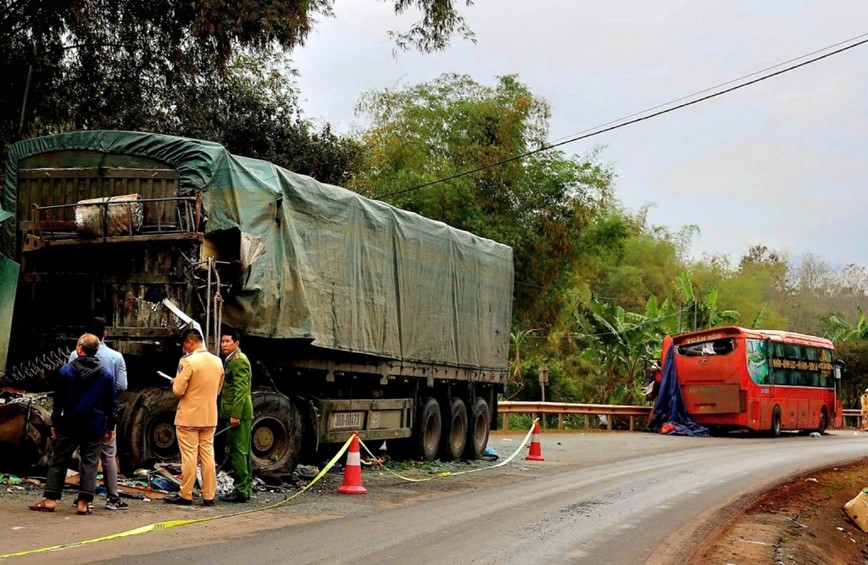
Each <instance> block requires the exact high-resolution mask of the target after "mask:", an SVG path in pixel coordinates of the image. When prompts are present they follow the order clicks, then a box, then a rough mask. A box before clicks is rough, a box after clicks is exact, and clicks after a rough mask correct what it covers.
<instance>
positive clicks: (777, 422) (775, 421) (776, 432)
mask: <svg viewBox="0 0 868 565" xmlns="http://www.w3.org/2000/svg"><path fill="white" fill-rule="evenodd" d="M770 433H771V436H772V437H781V407H780V406H775V409H774V410H772V428H771V430H770Z"/></svg>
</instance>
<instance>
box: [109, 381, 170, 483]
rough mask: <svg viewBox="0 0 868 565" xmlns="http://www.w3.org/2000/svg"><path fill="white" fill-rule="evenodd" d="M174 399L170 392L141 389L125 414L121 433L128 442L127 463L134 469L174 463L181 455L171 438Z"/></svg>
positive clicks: (167, 390) (160, 389)
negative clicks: (168, 462)
mask: <svg viewBox="0 0 868 565" xmlns="http://www.w3.org/2000/svg"><path fill="white" fill-rule="evenodd" d="M177 409H178V397H176V396H175V395H174V394H173V393H172V390H171V389H164V388H151V389H145V390H142V391H141V392H140V393H139V395H138V398H136V399H135V401H134V403H133V404H131V405H129V407H128V408H127V409H126V411H125V417H124V423H123V425H122V426H121V430H123V431H124V434H126V438H127V440H128V441H129V446H128V452H129V457H128V462H127V463H125V464H124V466H125V468H126V466H129V468H131V469H133V470H135V469H138V468H140V467H150V466H151V465H153V464H154V463H155V462H161V461H177V460H178V459H179V458H180V456H181V452H180V451H179V449H178V441H177V438H176V436H175V412H176V411H177Z"/></svg>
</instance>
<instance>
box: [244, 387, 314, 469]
mask: <svg viewBox="0 0 868 565" xmlns="http://www.w3.org/2000/svg"><path fill="white" fill-rule="evenodd" d="M302 430H303V427H302V423H301V412H300V411H299V409H298V408H297V407H296V406H295V404H293V403H292V401H291V400H290V399H289V398H287V397H286V396H284V395H282V394H278V393H276V392H255V393H253V422H252V424H251V431H250V435H251V441H250V444H251V449H250V458H251V459H252V461H253V468H254V469H258V470H259V471H261V472H264V473H291V472H292V470H293V469H295V466H296V465H297V464H298V458H299V454H300V453H301V445H302V443H301V441H302Z"/></svg>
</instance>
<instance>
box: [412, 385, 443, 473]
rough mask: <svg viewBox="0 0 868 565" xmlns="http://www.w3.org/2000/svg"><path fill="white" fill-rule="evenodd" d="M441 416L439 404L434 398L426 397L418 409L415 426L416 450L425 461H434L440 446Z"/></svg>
mask: <svg viewBox="0 0 868 565" xmlns="http://www.w3.org/2000/svg"><path fill="white" fill-rule="evenodd" d="M442 427H443V418H442V416H441V413H440V405H439V404H437V400H436V399H434V398H426V399H425V401H424V402H423V403H422V410H420V411H419V425H418V426H417V427H416V448H417V449H416V451H417V453H418V455H419V457H421V458H422V459H424V460H425V461H434V459H436V458H437V450H438V449H439V448H440V430H441V428H442Z"/></svg>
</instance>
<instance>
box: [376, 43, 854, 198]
mask: <svg viewBox="0 0 868 565" xmlns="http://www.w3.org/2000/svg"><path fill="white" fill-rule="evenodd" d="M866 36H868V34H862V35H858V36H856V37H855V38H854V39H858V38H863V37H866ZM849 41H852V39H850V40H846V41H842V42H839V43H836V44H834V45H831V46H829V47H826V48H823V49H819V50H817V51H813V52H812V53H808V54H806V55H802V56H800V57H796V58H794V59H790V61H798V60H801V59H804V58H805V57H809V56H810V55H812V54H815V53H820V52H823V51H828V50H829V49H831V48H833V47H836V46H839V45H842V44H844V43H848V42H849ZM866 43H868V39H862V40H861V41H858V42H857V43H853V44H851V45H847V46H845V47H841V48H840V49H835V50H834V51H830V52H828V53H825V54H824V55H820V56H818V57H813V58H811V59H808V60H807V61H802V62H801V63H798V64H795V65H791V66H788V67H785V68H783V69H781V70H779V71H775V72H773V73H770V74H766V75H763V76H760V77H758V78H755V79H753V80H750V81H747V82H743V83H741V84H737V85H735V86H731V87H729V88H726V89H724V90H721V91H718V92H715V93H713V94H708V95H706V96H702V97H700V98H696V99H695V100H690V101H689V102H684V103H682V104H678V105H676V106H672V107H671V108H667V109H665V110H660V111H658V112H653V113H651V114H648V115H645V116H641V117H638V118H634V119H629V118H631V117H633V116H637V115H641V114H645V113H647V112H650V111H653V110H655V109H657V108H661V107H665V106H669V105H671V104H673V103H674V102H677V101H680V100H684V99H685V98H691V97H692V96H694V95H695V94H691V95H687V96H684V97H681V98H677V99H676V100H674V101H672V102H668V103H666V104H662V105H659V106H655V107H653V108H650V109H649V110H644V111H642V112H637V113H634V114H630V115H629V116H627V117H625V118H621V119H619V120H615V121H613V122H607V123H606V124H603V125H601V126H597V127H595V128H591V129H590V130H585V131H584V132H581V133H580V134H578V135H575V136H572V137H569V138H567V139H565V140H564V141H558V142H555V143H550V144H548V145H543V146H542V147H539V148H537V149H534V150H532V151H528V152H526V153H522V154H520V155H514V156H512V157H508V158H506V159H501V160H500V161H496V162H494V163H490V164H488V165H483V166H481V167H477V168H475V169H471V170H468V171H464V172H461V173H456V174H454V175H451V176H448V177H445V178H442V179H438V180H433V181H430V182H426V183H423V184H419V185H416V186H412V187H410V188H404V189H401V190H396V191H395V192H390V193H387V194H381V195H377V196H374V199H376V200H381V199H383V198H389V197H391V196H398V195H399V194H405V193H407V192H413V191H416V190H420V189H422V188H427V187H429V186H433V185H435V184H440V183H441V182H447V181H450V180H455V179H458V178H461V177H465V176H468V175H472V174H476V173H479V172H482V171H485V170H488V169H492V168H494V167H499V166H501V165H505V164H507V163H511V162H513V161H518V160H520V159H524V158H525V157H530V156H531V155H535V154H537V153H541V152H543V151H548V150H549V149H554V148H556V147H560V146H562V145H567V144H568V143H574V142H576V141H580V140H582V139H587V138H589V137H594V136H596V135H600V134H603V133H607V132H610V131H613V130H616V129H620V128H623V127H626V126H629V125H633V124H636V123H639V122H642V121H645V120H650V119H651V118H656V117H657V116H662V115H663V114H668V113H670V112H674V111H675V110H680V109H682V108H686V107H688V106H692V105H694V104H698V103H700V102H705V101H706V100H711V99H712V98H717V97H718V96H722V95H724V94H728V93H730V92H733V91H735V90H739V89H741V88H745V87H746V86H750V85H752V84H756V83H758V82H761V81H764V80H767V79H770V78H773V77H776V76H778V75H782V74H784V73H788V72H790V71H793V70H796V69H798V68H801V67H804V66H807V65H810V64H811V63H816V62H817V61H821V60H823V59H826V58H828V57H831V56H832V55H837V54H839V53H843V52H844V51H848V50H850V49H853V48H854V47H859V46H860V45H864V44H866ZM790 61H787V62H784V63H778V64H777V65H772V66H771V67H767V68H766V69H763V70H761V71H755V72H753V73H750V74H748V75H745V76H744V77H741V78H738V79H733V80H731V81H728V82H725V83H722V85H727V84H731V83H733V82H737V81H739V80H742V79H743V78H746V77H751V76H754V75H756V74H758V73H762V72H764V71H766V70H769V69H775V68H778V67H780V66H782V65H785V64H787V63H788V62H790ZM719 86H721V85H719ZM716 88H718V87H711V88H708V89H705V90H701V91H699V93H703V92H708V91H709V90H715V89H716ZM624 120H627V121H624ZM610 124H615V125H610ZM607 126H608V127H607ZM589 132H590V133H589Z"/></svg>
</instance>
